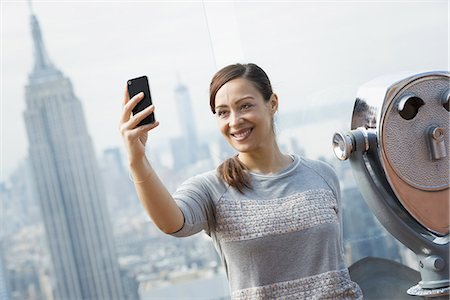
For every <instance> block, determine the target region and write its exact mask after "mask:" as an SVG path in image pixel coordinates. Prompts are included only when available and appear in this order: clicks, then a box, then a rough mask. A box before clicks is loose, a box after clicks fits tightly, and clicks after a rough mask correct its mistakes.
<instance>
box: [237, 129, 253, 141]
mask: <svg viewBox="0 0 450 300" xmlns="http://www.w3.org/2000/svg"><path fill="white" fill-rule="evenodd" d="M251 132H252V128H249V129H247V130H245V131H241V132H239V133H233V134H232V136H233V137H234V138H235V139H236V140H238V141H242V140H244V139H246V138H247V137H248V136H249V135H250V133H251Z"/></svg>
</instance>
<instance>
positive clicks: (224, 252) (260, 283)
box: [120, 64, 362, 299]
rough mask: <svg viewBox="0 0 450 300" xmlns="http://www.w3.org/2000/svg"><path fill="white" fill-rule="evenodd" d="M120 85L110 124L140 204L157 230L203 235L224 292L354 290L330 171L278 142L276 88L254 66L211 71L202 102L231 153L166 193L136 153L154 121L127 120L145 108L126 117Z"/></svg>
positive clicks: (283, 294)
mask: <svg viewBox="0 0 450 300" xmlns="http://www.w3.org/2000/svg"><path fill="white" fill-rule="evenodd" d="M125 95H126V96H125V100H124V109H123V114H122V119H121V125H120V127H121V133H122V135H123V137H124V141H125V146H126V148H127V152H128V158H129V166H130V171H131V175H132V177H133V178H134V182H135V187H136V191H137V193H138V196H139V198H140V200H141V202H142V204H143V206H144V207H145V209H146V210H147V212H148V214H149V215H150V217H151V218H152V220H153V222H154V223H155V224H156V225H157V226H158V227H159V228H160V229H161V230H162V231H163V232H165V233H167V234H171V235H173V236H177V237H184V236H189V235H192V234H195V233H197V232H200V231H202V230H204V231H205V232H206V233H207V234H208V235H209V236H211V238H212V240H213V242H214V244H215V246H216V249H217V251H218V252H219V254H220V257H221V259H222V262H223V264H224V266H225V269H226V273H227V277H228V279H229V282H230V288H231V295H232V298H233V299H278V298H283V299H303V298H306V299H319V298H320V299H322V298H336V299H361V298H362V293H361V290H360V289H359V287H358V285H357V284H356V283H354V282H352V281H351V279H350V277H349V274H348V270H347V268H346V266H345V263H344V254H343V245H342V237H341V234H340V228H341V221H340V218H341V210H340V198H339V197H340V190H339V182H338V179H337V177H336V174H335V173H334V171H333V170H332V169H331V168H330V167H329V166H328V165H326V164H325V163H322V162H319V161H313V160H309V159H306V158H304V157H299V156H298V155H296V154H284V153H282V152H281V151H280V149H279V147H278V145H277V142H276V137H275V132H274V124H273V118H274V114H275V112H276V111H277V109H278V97H277V95H276V94H274V93H273V91H272V87H271V84H270V81H269V78H268V77H267V75H266V73H265V72H264V71H263V70H262V69H261V68H260V67H258V66H257V65H255V64H245V65H242V64H235V65H230V66H227V67H225V68H223V69H221V70H220V71H218V72H217V73H216V74H215V75H214V77H213V79H212V82H211V85H210V106H211V110H212V112H213V113H214V114H215V115H216V117H217V121H218V124H219V129H220V131H221V133H222V134H223V136H224V138H225V139H226V140H227V142H228V143H229V144H230V145H231V146H232V147H233V148H234V149H235V150H236V151H237V152H238V154H237V155H236V156H234V157H232V158H230V159H228V160H226V161H225V162H223V163H222V164H221V165H220V166H219V167H218V168H217V170H212V171H210V172H207V173H204V174H200V175H197V176H195V177H193V178H191V179H189V180H187V181H186V182H184V183H183V184H182V185H181V187H179V188H178V190H177V191H176V192H175V193H174V194H173V195H172V196H171V195H170V194H169V193H168V191H167V190H166V188H165V187H164V185H163V183H161V181H159V179H158V177H157V175H156V174H155V172H154V171H153V169H152V167H151V166H150V164H149V162H148V161H147V159H146V157H145V154H144V146H145V143H146V140H147V132H148V131H149V130H151V129H153V128H155V127H156V126H158V123H157V122H156V123H154V124H152V125H146V126H142V127H138V128H135V127H136V125H137V124H138V123H139V122H140V120H142V119H143V118H145V117H146V116H147V115H148V114H150V113H151V112H152V111H153V110H154V108H153V107H150V108H148V109H147V110H146V111H144V112H142V113H141V114H138V115H136V116H134V117H131V118H130V113H131V110H132V108H133V107H134V106H135V105H136V103H137V102H139V101H140V100H141V99H142V96H141V97H139V96H136V97H133V98H132V99H130V100H129V99H128V97H127V92H125Z"/></svg>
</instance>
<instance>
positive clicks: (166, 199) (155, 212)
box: [119, 88, 184, 233]
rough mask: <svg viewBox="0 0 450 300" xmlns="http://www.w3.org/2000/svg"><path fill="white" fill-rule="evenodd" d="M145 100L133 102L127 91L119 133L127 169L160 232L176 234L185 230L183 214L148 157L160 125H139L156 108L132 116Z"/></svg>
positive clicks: (141, 96) (134, 99)
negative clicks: (148, 145)
mask: <svg viewBox="0 0 450 300" xmlns="http://www.w3.org/2000/svg"><path fill="white" fill-rule="evenodd" d="M143 96H144V95H143V93H140V94H137V95H136V96H134V97H133V98H131V99H130V98H129V95H128V89H127V88H125V95H124V99H123V110H122V115H121V118H120V121H119V129H120V133H121V134H122V138H123V141H124V144H125V149H126V151H127V155H128V167H129V169H130V173H131V176H132V177H133V182H134V186H135V189H136V192H137V195H138V197H139V200H140V201H141V203H142V205H143V206H144V208H145V210H146V211H147V214H148V215H149V216H150V218H151V219H152V220H153V222H154V223H155V225H156V226H158V228H159V229H160V230H161V231H163V232H165V233H173V232H176V231H177V230H179V229H181V227H182V226H183V224H184V217H183V213H182V212H181V210H180V209H179V208H178V206H177V204H176V203H175V200H174V199H173V198H172V195H171V194H170V193H169V191H167V189H166V187H165V186H164V184H163V183H162V182H161V180H160V179H159V177H158V175H157V174H156V172H155V171H154V170H153V168H152V166H151V165H150V163H149V161H148V160H147V157H146V156H145V144H146V143H147V139H148V132H149V131H150V130H152V129H154V128H155V127H157V126H158V125H159V122H158V121H155V122H154V123H152V124H148V125H142V126H139V127H137V124H139V122H140V121H141V120H143V119H144V118H145V117H147V116H148V115H150V114H151V113H152V112H153V111H154V109H155V107H154V106H153V105H151V106H149V107H148V108H146V109H145V110H143V111H141V112H139V113H137V114H135V115H133V116H132V115H131V112H132V109H133V108H134V107H135V106H136V104H137V103H138V102H139V101H141V100H142V99H143Z"/></svg>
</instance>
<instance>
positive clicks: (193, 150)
mask: <svg viewBox="0 0 450 300" xmlns="http://www.w3.org/2000/svg"><path fill="white" fill-rule="evenodd" d="M175 101H176V104H175V106H176V111H177V115H178V120H179V123H180V127H181V137H180V138H179V139H175V140H173V141H172V151H173V156H174V160H175V165H176V166H177V167H178V168H182V167H184V166H186V165H188V164H193V163H195V162H196V161H197V160H198V159H199V156H200V155H199V151H200V149H199V142H198V137H197V128H196V124H195V122H196V120H195V115H194V111H193V109H192V101H191V97H190V95H189V90H188V88H187V87H186V86H185V85H183V84H182V83H181V82H180V83H179V84H178V86H177V87H176V88H175ZM181 147H182V148H181ZM177 148H181V149H179V151H177ZM180 151H183V153H181V152H180ZM180 155H182V156H183V157H182V159H181V158H178V164H177V157H178V156H180Z"/></svg>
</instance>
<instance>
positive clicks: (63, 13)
mask: <svg viewBox="0 0 450 300" xmlns="http://www.w3.org/2000/svg"><path fill="white" fill-rule="evenodd" d="M0 3H1V51H2V53H1V126H2V127H1V151H2V153H1V154H2V155H1V174H0V180H4V179H7V178H8V176H9V174H10V173H11V172H12V171H13V170H14V168H15V167H16V166H17V165H18V163H19V162H20V161H22V160H23V159H24V158H25V157H26V156H27V153H28V142H27V135H26V131H25V126H24V119H23V112H24V111H25V110H26V105H25V98H24V86H25V85H26V84H27V81H28V74H29V73H30V72H31V70H32V68H33V63H34V62H33V44H32V37H31V32H30V18H29V16H30V10H29V7H28V4H27V2H26V1H5V0H2V1H1V2H0ZM32 9H33V11H34V13H35V14H36V16H37V17H38V20H39V22H40V25H41V30H42V33H43V39H44V42H45V44H46V48H47V51H48V54H49V56H50V58H51V60H52V61H53V63H54V64H55V65H56V67H57V68H59V69H60V70H61V71H62V72H63V73H64V74H65V75H66V76H68V77H69V78H70V79H71V80H72V83H73V86H74V90H75V94H76V95H77V96H78V97H79V99H80V100H81V102H82V103H83V107H84V111H85V116H86V120H87V123H88V129H89V132H90V135H91V136H92V138H93V141H94V145H95V148H96V151H97V153H98V154H100V153H101V151H102V150H103V149H105V148H107V147H114V146H122V142H121V139H120V134H119V132H118V118H119V115H120V112H121V100H122V95H123V89H124V87H125V83H126V80H127V79H129V78H132V77H136V76H140V75H143V74H146V75H148V77H149V79H150V88H151V91H152V96H153V100H154V103H155V105H156V108H157V111H156V117H157V118H158V119H159V120H160V122H161V125H160V126H159V127H158V128H157V129H156V130H154V131H152V132H151V137H150V141H149V142H150V143H158V141H162V140H163V139H165V138H167V137H172V136H176V135H178V134H179V132H180V131H179V128H178V123H177V121H176V119H177V116H176V115H175V113H176V110H175V109H174V105H175V101H174V88H175V86H176V84H177V82H178V79H177V78H180V79H181V81H182V82H183V83H184V84H186V85H187V86H188V88H189V90H190V94H191V98H192V101H193V105H194V111H195V116H194V117H193V120H195V121H196V123H197V127H198V129H199V131H200V132H205V131H209V130H211V129H213V128H215V126H216V122H215V119H214V116H213V115H212V114H211V112H210V110H209V99H208V88H209V82H210V79H211V76H212V75H213V74H214V72H215V71H216V70H217V69H218V68H221V67H223V66H225V65H226V64H229V63H234V62H255V63H257V64H259V65H260V66H261V67H263V68H264V69H265V70H266V71H267V73H268V74H269V77H270V78H271V80H272V83H273V86H274V89H275V91H276V92H277V93H278V95H279V98H280V113H281V114H282V113H283V112H288V111H292V110H301V109H302V108H303V109H304V108H305V107H310V106H312V105H323V104H326V103H328V102H334V101H344V100H345V101H349V102H352V101H353V98H352V97H354V95H355V94H356V90H357V88H358V86H359V85H361V84H362V83H364V82H367V81H368V80H371V79H373V78H374V77H377V76H380V75H383V74H387V73H393V72H398V71H404V70H427V71H429V70H448V69H449V65H448V64H449V57H448V52H449V32H448V26H449V19H448V16H449V2H448V1H285V2H283V1H272V2H270V1H231V2H213V1H205V2H201V1H33V4H32ZM349 113H351V112H349Z"/></svg>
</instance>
